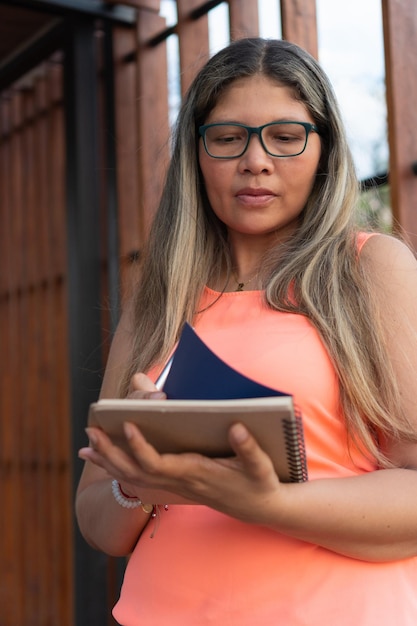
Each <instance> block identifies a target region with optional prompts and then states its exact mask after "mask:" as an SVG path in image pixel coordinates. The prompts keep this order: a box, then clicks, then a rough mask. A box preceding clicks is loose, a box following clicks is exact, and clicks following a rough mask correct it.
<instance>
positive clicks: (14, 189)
mask: <svg viewBox="0 0 417 626" xmlns="http://www.w3.org/2000/svg"><path fill="white" fill-rule="evenodd" d="M21 109H22V102H21V95H20V94H19V93H18V92H15V91H14V92H12V100H11V115H12V123H11V133H12V134H11V138H10V148H11V152H10V156H11V185H10V191H11V197H10V200H11V208H12V212H13V214H12V219H11V229H10V235H11V242H12V245H13V251H12V259H13V263H14V267H15V272H14V277H13V283H12V285H11V286H12V293H13V299H12V307H11V316H10V321H11V329H10V330H11V342H12V343H11V347H12V350H13V356H14V363H13V373H14V374H15V376H16V377H15V378H14V380H13V382H12V385H11V389H10V391H9V393H10V394H11V395H14V402H13V410H12V415H11V423H10V427H11V428H12V429H13V431H14V432H13V436H14V441H15V444H16V447H15V449H14V451H13V452H14V462H15V475H14V481H13V490H14V496H15V498H14V502H13V518H12V523H13V524H14V526H13V533H14V534H15V539H16V541H17V546H16V547H17V550H16V554H15V558H16V559H18V561H19V574H20V576H19V580H18V581H17V583H18V585H19V587H18V588H19V596H20V597H19V605H18V606H16V607H15V615H14V616H13V618H14V619H15V620H16V621H15V623H16V624H18V623H19V622H18V620H21V623H25V620H26V616H27V614H26V607H25V606H24V601H23V598H24V593H25V590H26V583H27V578H26V567H25V562H24V560H25V546H26V538H24V516H23V515H22V513H23V511H22V509H21V503H22V502H23V501H24V493H25V490H24V487H25V483H24V473H23V471H22V449H21V440H22V437H23V436H24V435H23V430H22V413H23V402H22V395H23V394H22V393H21V387H20V384H21V383H20V381H21V380H22V370H23V368H22V365H23V363H24V352H25V351H24V345H25V339H26V326H24V327H22V325H21V319H22V311H21V309H22V282H23V260H22V256H23V254H22V253H20V251H23V250H24V241H23V234H22V231H23V227H22V213H23V208H22V204H23V201H22V190H23V184H24V178H23V164H22V161H21V153H22V147H21V133H20V130H19V129H20V126H21V123H22V114H21Z"/></svg>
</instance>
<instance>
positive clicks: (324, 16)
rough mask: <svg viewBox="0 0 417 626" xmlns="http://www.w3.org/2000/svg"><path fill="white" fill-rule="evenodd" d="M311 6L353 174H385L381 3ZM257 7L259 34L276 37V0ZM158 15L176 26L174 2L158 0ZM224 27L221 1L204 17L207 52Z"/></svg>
mask: <svg viewBox="0 0 417 626" xmlns="http://www.w3.org/2000/svg"><path fill="white" fill-rule="evenodd" d="M316 3H317V4H316V6H317V29H318V42H319V61H320V63H321V65H322V67H323V68H324V70H325V71H326V73H327V74H328V76H329V78H330V80H331V82H332V84H333V87H334V90H335V93H336V96H337V98H338V101H339V104H340V108H341V111H342V116H343V119H344V122H345V125H346V130H347V134H348V139H349V144H350V147H351V149H352V153H353V158H354V161H355V165H356V169H357V173H358V176H359V178H361V179H364V178H368V177H370V176H372V175H375V174H377V173H382V172H384V171H385V170H386V169H387V161H388V147H387V138H386V136H387V132H386V114H387V113H386V100H385V83H384V81H385V69H384V50H383V31H382V8H381V5H382V2H381V0H349V3H347V4H346V6H345V9H344V11H341V10H340V9H341V7H340V2H337V1H335V0H316ZM258 6H259V30H260V35H261V36H262V37H267V38H270V37H272V38H277V37H278V38H279V37H280V36H281V27H280V12H279V0H258ZM161 14H162V15H164V16H165V17H166V19H167V23H168V25H171V24H172V23H175V20H176V16H175V2H173V0H162V1H161ZM228 29H229V24H228V12H227V5H226V4H225V3H223V4H221V5H219V6H218V7H216V9H214V10H212V11H211V12H210V14H209V30H210V50H211V52H212V53H214V52H216V51H217V50H219V49H220V48H222V47H223V46H224V45H227V43H228V42H229V30H228ZM172 43H173V42H172ZM174 45H175V44H174ZM169 57H170V58H171V59H172V58H175V50H171V51H170V53H169ZM172 72H173V73H174V74H175V72H176V68H175V67H174V68H173V67H171V73H172ZM174 108H175V106H174Z"/></svg>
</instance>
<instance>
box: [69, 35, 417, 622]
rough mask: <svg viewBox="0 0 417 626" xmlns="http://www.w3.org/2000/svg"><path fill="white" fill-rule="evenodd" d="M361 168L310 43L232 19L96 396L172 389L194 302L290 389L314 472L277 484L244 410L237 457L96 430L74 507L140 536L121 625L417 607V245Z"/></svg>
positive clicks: (208, 326) (84, 520)
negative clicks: (408, 240)
mask: <svg viewBox="0 0 417 626" xmlns="http://www.w3.org/2000/svg"><path fill="white" fill-rule="evenodd" d="M357 189H358V185H357V181H356V178H355V173H354V167H353V164H352V159H351V155H350V152H349V149H348V146H347V143H346V139H345V133H344V129H343V125H342V122H341V118H340V113H339V109H338V106H337V103H336V101H335V98H334V95H333V92H332V89H331V86H330V84H329V81H328V79H327V77H326V76H325V74H324V73H323V71H322V70H321V69H320V67H319V66H318V65H317V63H316V62H315V61H314V59H312V58H311V57H310V56H309V55H308V54H307V53H306V52H304V51H303V50H301V49H300V48H298V47H297V46H294V45H292V44H290V43H288V42H283V41H265V40H262V39H249V40H240V41H237V42H235V43H233V44H231V45H230V46H229V47H227V48H226V49H224V50H223V51H221V52H219V53H218V54H217V55H215V56H214V57H213V58H212V59H211V60H210V61H209V62H208V63H207V65H206V66H205V67H204V68H203V69H202V70H201V72H200V74H199V75H198V76H197V78H196V79H195V81H194V83H193V85H192V86H191V88H190V91H189V93H188V95H187V98H186V100H185V102H184V104H183V107H182V109H181V112H180V115H179V120H178V124H177V128H176V136H175V142H174V149H173V156H172V162H171V166H170V169H169V172H168V177H167V182H166V186H165V189H164V192H163V196H162V200H161V204H160V207H159V211H158V213H157V215H156V218H155V222H154V225H153V230H152V234H151V237H150V240H149V245H148V250H147V252H146V254H145V259H144V262H143V267H142V273H141V279H140V281H139V286H138V290H137V294H136V296H135V298H134V302H133V303H132V304H131V305H130V306H129V307H127V310H126V311H125V312H124V314H123V316H122V319H121V322H120V325H119V328H118V331H117V333H116V336H115V339H114V342H113V345H112V349H111V353H110V357H109V361H108V365H107V369H106V374H105V379H104V383H103V388H102V393H101V397H103V398H105V397H115V396H122V397H124V396H126V395H127V394H130V395H132V396H136V397H145V398H149V400H150V401H151V400H152V398H157V397H159V398H160V397H164V394H163V393H162V392H159V391H157V390H156V387H155V385H154V381H155V380H156V378H157V376H158V374H159V372H160V371H161V368H162V366H163V364H164V362H165V361H166V359H167V357H168V355H169V353H170V352H171V351H172V349H173V347H174V346H175V342H176V340H177V338H178V336H179V333H180V331H181V329H182V327H183V324H184V322H185V321H188V322H190V323H192V324H193V326H194V328H195V330H196V332H197V334H198V335H199V336H200V337H201V338H202V339H203V340H204V341H205V342H206V343H207V344H208V345H209V347H210V348H212V349H213V350H214V351H215V352H216V353H217V354H218V355H219V356H220V357H222V358H223V359H224V360H225V361H226V362H228V363H229V364H230V365H232V366H234V367H235V368H236V369H238V370H240V371H241V372H242V373H243V374H245V375H247V376H250V377H252V378H254V379H256V380H258V381H259V382H262V383H264V384H266V385H269V386H271V387H274V388H277V389H281V390H284V391H286V392H288V393H292V394H293V395H294V398H295V401H296V403H297V404H298V405H299V406H300V408H301V410H302V414H303V418H304V431H305V439H306V448H307V459H308V471H309V478H310V480H309V481H308V482H306V483H302V484H282V483H280V482H279V479H278V477H277V475H276V474H275V472H274V470H273V467H272V464H271V461H270V459H269V458H268V457H267V455H266V454H265V453H264V452H263V451H262V450H261V449H260V448H259V447H258V445H257V443H256V441H255V440H254V439H253V437H252V436H251V435H250V433H248V431H247V430H246V429H245V428H244V427H243V426H242V425H240V424H236V425H234V426H233V427H232V428H231V430H230V433H229V437H230V442H231V445H232V448H233V450H234V451H235V454H236V456H235V457H233V458H231V459H208V458H205V457H202V456H199V455H195V454H184V455H162V456H160V455H159V454H158V453H157V452H156V451H155V450H154V449H153V448H152V447H151V446H150V445H149V444H148V443H147V442H146V441H145V440H144V438H143V437H142V435H141V434H140V432H139V431H138V429H137V428H135V427H134V426H132V425H130V424H126V431H125V432H126V437H127V439H128V441H129V444H130V446H131V448H132V451H133V452H134V455H135V457H134V458H135V460H132V459H131V458H130V457H128V456H127V455H125V454H124V453H123V452H122V451H121V450H120V449H118V448H116V447H114V446H112V444H111V443H110V441H109V439H108V438H107V437H106V435H105V434H104V433H102V432H100V431H98V430H96V429H88V435H89V439H90V446H89V447H88V448H84V449H83V450H82V451H81V452H80V456H81V458H83V459H84V460H85V461H86V464H85V469H84V472H83V475H82V478H81V481H80V485H79V490H78V495H77V515H78V520H79V525H80V528H81V531H82V533H83V534H84V536H85V538H86V539H87V541H89V543H90V544H91V545H93V546H94V547H96V548H97V549H100V550H103V551H105V552H107V553H108V554H113V555H127V554H130V553H132V555H131V557H130V559H129V564H128V567H127V571H126V575H125V581H124V585H123V588H122V593H121V598H120V600H119V602H118V603H117V605H116V607H115V609H114V615H115V617H116V619H117V620H118V621H119V622H120V623H121V624H124V625H125V626H133V625H135V626H136V625H137V624H142V623H143V624H146V623H152V624H154V625H155V626H157V625H166V624H170V625H172V624H181V625H185V624H189V625H190V626H191V625H192V626H196V625H200V624H228V625H229V626H230V625H236V626H253V625H254V624H263V625H270V626H276V625H277V624H285V625H290V626H298V625H302V624H308V625H309V626H318V625H320V626H322V624H324V623H327V624H338V626H341V625H345V626H348V625H349V626H351V624H360V625H361V626H375V624H378V625H379V626H381V625H386V626H388V625H389V626H392V624H394V623H395V624H396V625H401V626H411V625H414V626H415V624H416V623H417V591H416V582H417V507H416V505H415V503H416V502H417V472H416V471H415V470H416V469H417V410H416V409H417V401H416V399H415V396H414V393H413V390H414V386H415V380H416V374H417V349H416V347H417V338H416V334H417V333H416V329H417V263H416V261H415V258H414V256H413V255H412V254H411V252H410V251H409V250H408V248H406V246H405V245H404V244H403V243H401V242H399V241H398V240H396V239H394V238H392V237H389V236H385V235H374V236H370V235H366V234H364V233H358V232H357V231H356V228H355V224H354V214H355V207H356V203H357ZM144 372H146V374H145V373H144ZM112 490H113V493H112ZM114 496H115V497H114ZM142 501H143V502H153V503H158V504H159V503H168V504H169V510H168V511H165V510H164V509H163V508H156V509H154V510H155V511H157V517H154V518H152V513H150V511H151V510H152V507H151V506H146V505H143V504H142ZM121 505H122V506H121ZM154 515H155V514H154Z"/></svg>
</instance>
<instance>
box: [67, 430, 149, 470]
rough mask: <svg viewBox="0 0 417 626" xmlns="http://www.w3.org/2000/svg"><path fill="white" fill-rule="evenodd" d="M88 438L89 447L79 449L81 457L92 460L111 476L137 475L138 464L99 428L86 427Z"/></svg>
mask: <svg viewBox="0 0 417 626" xmlns="http://www.w3.org/2000/svg"><path fill="white" fill-rule="evenodd" d="M86 432H87V435H88V437H89V440H90V447H89V448H82V449H81V450H80V451H79V455H80V457H81V458H84V459H85V460H89V461H92V462H93V463H95V464H96V465H99V466H100V467H102V468H103V469H104V470H106V471H107V472H108V473H109V474H110V475H111V476H112V477H113V478H124V479H125V480H132V479H133V478H136V477H137V474H138V469H139V468H138V466H137V463H136V461H135V460H134V459H132V458H131V457H130V456H129V454H127V453H126V452H125V451H124V450H122V448H120V447H119V446H115V445H113V443H112V442H111V440H110V438H109V437H108V436H107V435H106V434H105V433H104V432H103V431H102V430H100V429H99V428H92V427H89V428H87V429H86Z"/></svg>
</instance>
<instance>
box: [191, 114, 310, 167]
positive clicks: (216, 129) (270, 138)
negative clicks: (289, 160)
mask: <svg viewBox="0 0 417 626" xmlns="http://www.w3.org/2000/svg"><path fill="white" fill-rule="evenodd" d="M198 132H199V135H200V136H201V137H202V138H203V144H204V148H205V150H206V152H207V154H208V155H209V156H211V157H213V158H214V159H236V158H237V157H241V156H242V154H244V153H245V151H246V150H247V147H248V145H249V141H250V139H251V137H252V135H257V136H258V137H259V141H260V142H261V145H262V147H263V149H264V150H265V152H266V153H267V154H269V155H270V156H273V157H293V156H298V155H299V154H302V153H303V152H304V150H305V149H306V146H307V141H308V136H309V134H310V133H311V132H314V133H318V132H319V131H318V128H317V126H315V125H314V124H310V122H290V121H288V122H287V121H282V122H270V123H269V124H264V125H263V126H246V124H238V123H235V124H230V123H229V122H219V123H217V124H205V125H204V126H200V128H199V129H198Z"/></svg>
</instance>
